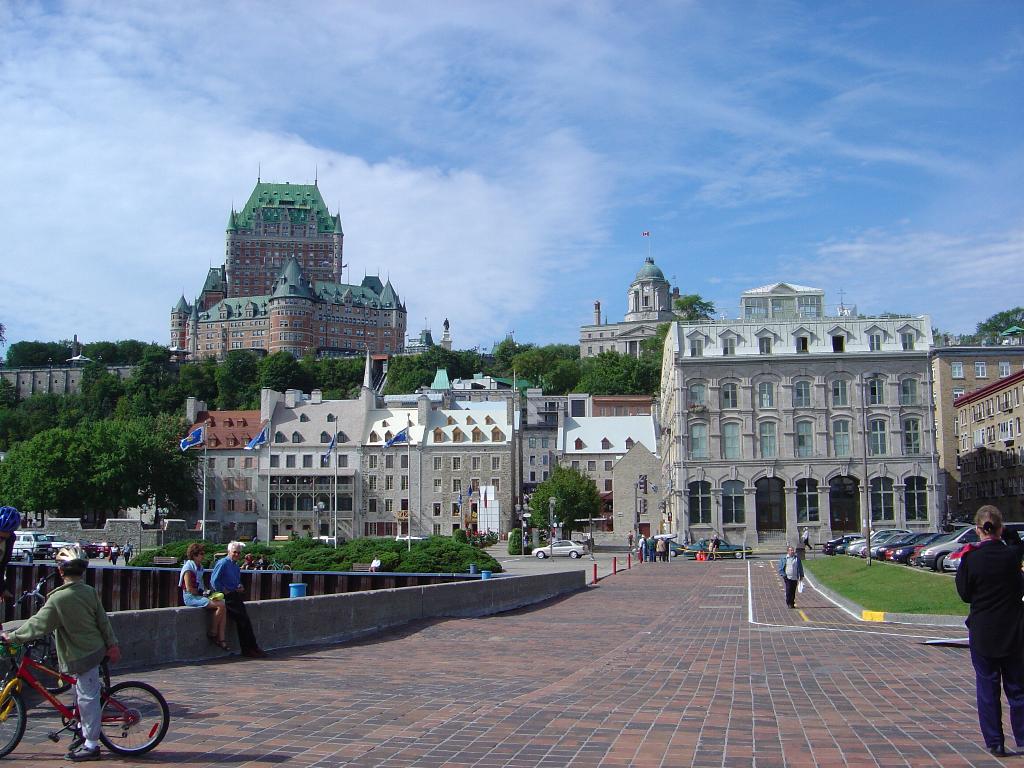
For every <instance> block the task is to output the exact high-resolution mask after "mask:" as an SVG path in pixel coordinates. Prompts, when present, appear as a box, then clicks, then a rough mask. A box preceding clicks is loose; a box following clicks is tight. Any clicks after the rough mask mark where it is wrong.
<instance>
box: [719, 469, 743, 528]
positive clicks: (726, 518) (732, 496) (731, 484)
mask: <svg viewBox="0 0 1024 768" xmlns="http://www.w3.org/2000/svg"><path fill="white" fill-rule="evenodd" d="M746 522H747V515H746V510H745V508H744V501H743V483H742V482H741V481H739V480H726V481H725V482H724V483H722V524H723V525H745V524H746Z"/></svg>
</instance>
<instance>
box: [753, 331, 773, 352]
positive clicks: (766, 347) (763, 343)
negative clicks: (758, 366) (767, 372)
mask: <svg viewBox="0 0 1024 768" xmlns="http://www.w3.org/2000/svg"><path fill="white" fill-rule="evenodd" d="M757 351H758V352H759V353H760V354H762V355H770V354H771V353H772V340H771V339H770V338H768V337H766V336H763V337H761V338H760V339H758V340H757Z"/></svg>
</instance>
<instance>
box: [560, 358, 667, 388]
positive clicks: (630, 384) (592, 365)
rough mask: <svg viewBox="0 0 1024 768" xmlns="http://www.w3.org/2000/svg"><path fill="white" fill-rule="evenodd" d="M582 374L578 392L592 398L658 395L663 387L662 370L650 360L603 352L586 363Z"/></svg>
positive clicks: (577, 386) (582, 365)
mask: <svg viewBox="0 0 1024 768" xmlns="http://www.w3.org/2000/svg"><path fill="white" fill-rule="evenodd" d="M580 370H581V375H580V380H579V382H578V383H577V384H576V388H575V391H576V392H588V393H590V394H592V395H654V394H657V391H658V388H659V386H660V385H661V366H660V364H659V363H658V361H657V360H656V359H654V358H650V357H642V358H640V359H637V358H635V357H633V356H631V355H620V354H619V353H618V352H602V353H601V354H599V355H597V356H596V357H588V358H585V359H584V360H582V361H581V362H580Z"/></svg>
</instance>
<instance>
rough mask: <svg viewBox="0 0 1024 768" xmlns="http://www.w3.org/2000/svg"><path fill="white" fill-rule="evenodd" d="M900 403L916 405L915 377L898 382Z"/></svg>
mask: <svg viewBox="0 0 1024 768" xmlns="http://www.w3.org/2000/svg"><path fill="white" fill-rule="evenodd" d="M900 405H917V379H903V381H901V382H900Z"/></svg>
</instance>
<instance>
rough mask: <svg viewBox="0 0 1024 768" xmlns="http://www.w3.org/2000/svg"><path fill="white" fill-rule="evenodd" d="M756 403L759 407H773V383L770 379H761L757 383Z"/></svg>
mask: <svg viewBox="0 0 1024 768" xmlns="http://www.w3.org/2000/svg"><path fill="white" fill-rule="evenodd" d="M757 404H758V405H759V406H760V407H761V408H774V407H775V385H774V384H773V383H772V382H770V381H762V382H760V383H758V385H757Z"/></svg>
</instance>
